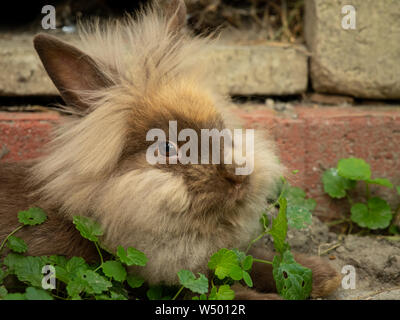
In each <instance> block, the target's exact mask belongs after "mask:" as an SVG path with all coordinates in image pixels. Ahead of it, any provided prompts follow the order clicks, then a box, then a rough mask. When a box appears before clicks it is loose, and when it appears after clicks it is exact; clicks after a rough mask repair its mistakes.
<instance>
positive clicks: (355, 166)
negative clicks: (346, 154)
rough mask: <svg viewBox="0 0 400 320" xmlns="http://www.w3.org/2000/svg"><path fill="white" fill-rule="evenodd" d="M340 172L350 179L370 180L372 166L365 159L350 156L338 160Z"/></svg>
mask: <svg viewBox="0 0 400 320" xmlns="http://www.w3.org/2000/svg"><path fill="white" fill-rule="evenodd" d="M337 168H338V173H339V175H340V176H342V177H343V178H347V179H350V180H368V179H370V178H371V168H370V166H369V164H368V163H366V162H365V161H364V160H363V159H358V158H348V159H340V160H339V162H338V166H337Z"/></svg>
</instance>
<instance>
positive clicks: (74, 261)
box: [55, 257, 89, 296]
mask: <svg viewBox="0 0 400 320" xmlns="http://www.w3.org/2000/svg"><path fill="white" fill-rule="evenodd" d="M57 260H58V261H55V262H58V263H55V269H56V277H57V279H58V280H60V281H62V282H64V283H69V282H70V281H71V280H72V279H73V278H74V277H75V274H76V273H77V271H78V270H79V269H83V270H87V269H89V265H88V264H87V263H86V262H85V260H84V259H83V258H81V257H72V258H71V259H69V260H65V261H64V260H63V259H62V258H61V259H60V258H59V259H57ZM71 296H73V295H71Z"/></svg>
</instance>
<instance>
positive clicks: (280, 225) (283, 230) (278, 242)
mask: <svg viewBox="0 0 400 320" xmlns="http://www.w3.org/2000/svg"><path fill="white" fill-rule="evenodd" d="M286 208H287V200H286V199H285V198H280V199H279V212H278V215H277V217H276V218H275V219H274V220H272V227H271V230H270V231H269V232H268V233H269V234H270V235H271V236H272V238H273V239H274V247H275V250H276V251H277V252H280V253H283V252H284V251H285V250H286V244H285V240H286V234H287V219H286Z"/></svg>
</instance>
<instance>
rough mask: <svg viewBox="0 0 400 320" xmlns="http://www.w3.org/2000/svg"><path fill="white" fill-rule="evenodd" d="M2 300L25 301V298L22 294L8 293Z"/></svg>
mask: <svg viewBox="0 0 400 320" xmlns="http://www.w3.org/2000/svg"><path fill="white" fill-rule="evenodd" d="M4 300H26V297H25V294H23V293H8V294H6V296H5V297H4Z"/></svg>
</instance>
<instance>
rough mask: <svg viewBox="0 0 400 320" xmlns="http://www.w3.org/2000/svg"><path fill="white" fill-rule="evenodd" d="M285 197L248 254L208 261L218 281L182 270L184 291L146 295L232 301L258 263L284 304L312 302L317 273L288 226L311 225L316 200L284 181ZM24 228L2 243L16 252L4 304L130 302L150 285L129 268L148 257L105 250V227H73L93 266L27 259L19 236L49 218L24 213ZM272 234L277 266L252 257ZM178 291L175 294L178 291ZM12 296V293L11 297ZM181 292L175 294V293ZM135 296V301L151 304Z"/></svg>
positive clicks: (77, 220)
mask: <svg viewBox="0 0 400 320" xmlns="http://www.w3.org/2000/svg"><path fill="white" fill-rule="evenodd" d="M282 181H283V184H282V188H281V192H280V195H279V198H278V199H277V200H276V201H275V202H274V203H273V204H271V206H270V207H269V208H268V209H267V212H268V211H270V210H271V209H272V208H274V207H276V206H279V212H278V214H277V216H276V218H275V219H272V221H271V222H270V221H269V218H268V216H267V214H266V213H264V214H263V215H262V217H261V219H260V223H261V225H262V228H263V232H262V233H261V234H260V235H259V236H258V237H256V238H255V239H253V240H252V241H251V242H250V243H249V245H248V247H247V249H246V251H245V252H243V251H239V250H237V249H232V250H229V249H226V248H222V249H220V250H219V251H218V252H216V253H215V254H213V255H212V256H211V258H210V260H209V262H208V267H209V269H210V270H211V273H210V274H212V278H211V279H207V277H206V276H205V275H204V274H201V273H199V274H198V275H197V276H196V275H195V274H193V272H192V271H190V270H180V271H179V272H178V274H177V277H178V279H179V282H180V284H181V287H180V288H174V287H163V286H153V287H150V288H149V289H148V290H147V292H146V297H147V299H150V300H159V299H168V300H170V299H172V300H175V299H177V298H178V297H179V298H185V296H184V295H182V294H181V293H182V291H183V290H184V289H187V290H189V291H191V292H193V293H194V294H196V295H195V296H194V297H193V295H192V299H193V300H232V299H234V297H235V293H234V291H233V290H232V289H231V285H232V284H234V283H235V282H237V281H241V282H242V283H243V284H246V285H247V286H249V287H253V280H252V279H251V276H250V271H251V268H252V265H253V263H266V264H271V265H272V267H273V277H274V279H275V282H276V286H277V289H278V293H279V294H280V295H281V296H282V297H283V298H284V299H292V300H293V299H306V298H307V297H309V295H310V292H311V284H312V283H311V282H312V279H311V278H312V274H311V270H310V269H308V268H305V267H303V266H301V265H300V264H298V263H297V262H296V261H295V259H294V257H293V255H292V253H291V252H290V246H289V244H288V243H287V241H286V234H287V230H288V226H291V227H295V228H298V229H301V228H304V227H306V226H308V225H309V224H311V211H312V210H313V209H314V207H315V201H314V200H311V199H306V198H305V193H304V192H303V191H302V190H301V189H299V188H295V187H291V186H289V185H288V184H287V182H286V180H285V179H283V180H282ZM18 219H19V222H20V223H21V225H20V226H18V227H17V228H16V229H15V230H14V231H12V232H11V233H10V234H9V235H8V236H7V237H6V238H5V239H4V240H3V242H2V243H1V245H0V254H1V251H2V250H3V249H4V248H5V246H7V248H9V249H10V250H11V252H10V253H9V254H8V255H6V256H5V257H4V259H2V260H0V299H5V300H53V299H62V300H82V299H91V300H93V299H96V300H127V299H131V298H132V289H135V288H139V287H141V286H142V285H143V284H144V282H145V281H144V279H143V278H141V277H139V276H137V275H135V274H128V272H127V270H126V267H127V266H139V267H144V266H145V265H146V263H147V261H148V259H147V257H146V255H145V254H144V253H143V252H141V251H139V250H137V249H135V248H133V247H129V248H123V247H122V246H119V247H118V248H117V251H116V252H115V253H111V252H109V251H108V250H107V249H106V248H102V247H101V245H100V242H99V237H100V236H101V235H102V234H103V231H102V230H101V227H100V225H99V224H98V223H97V222H95V221H93V220H91V219H89V218H87V217H81V216H75V217H74V218H73V223H74V225H75V227H76V229H77V230H78V231H79V232H80V234H81V236H82V237H83V238H86V239H88V240H90V241H91V242H93V244H94V246H95V247H96V249H97V252H98V254H99V260H100V263H99V264H97V265H91V264H89V263H87V262H86V261H85V260H84V259H83V258H81V257H72V258H70V259H67V258H66V257H64V256H58V255H53V256H40V257H34V256H25V255H22V254H23V253H26V251H27V249H28V245H27V244H26V243H25V242H24V240H22V239H21V238H18V237H16V236H14V234H15V233H17V232H18V231H19V230H21V229H22V228H26V227H32V226H34V225H38V224H41V223H43V222H45V221H46V219H47V216H46V214H45V213H44V212H43V211H42V210H41V209H39V208H31V209H30V210H28V211H21V212H19V213H18ZM265 235H270V236H271V237H272V239H273V241H274V247H275V250H276V256H275V257H274V259H273V261H265V260H261V259H255V258H253V257H252V256H251V255H248V254H247V253H248V251H249V250H250V248H251V246H252V245H253V244H254V243H255V242H257V241H259V240H260V239H262V238H263V237H264V236H265ZM103 250H105V251H107V252H108V253H109V256H110V258H109V259H108V260H105V259H104V256H103V253H102V252H103ZM45 265H51V266H53V267H54V268H55V277H56V280H57V286H56V289H53V290H44V289H43V287H42V281H43V276H44V275H43V273H42V270H43V267H44V266H45ZM7 276H11V277H15V278H16V279H17V280H18V282H19V284H18V286H16V287H12V288H6V287H5V285H4V284H3V283H4V279H5V278H6V277H7ZM21 288H22V289H21ZM174 290H175V291H174ZM9 291H10V292H9ZM174 292H175V293H174ZM146 297H140V296H135V297H134V298H135V299H146Z"/></svg>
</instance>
